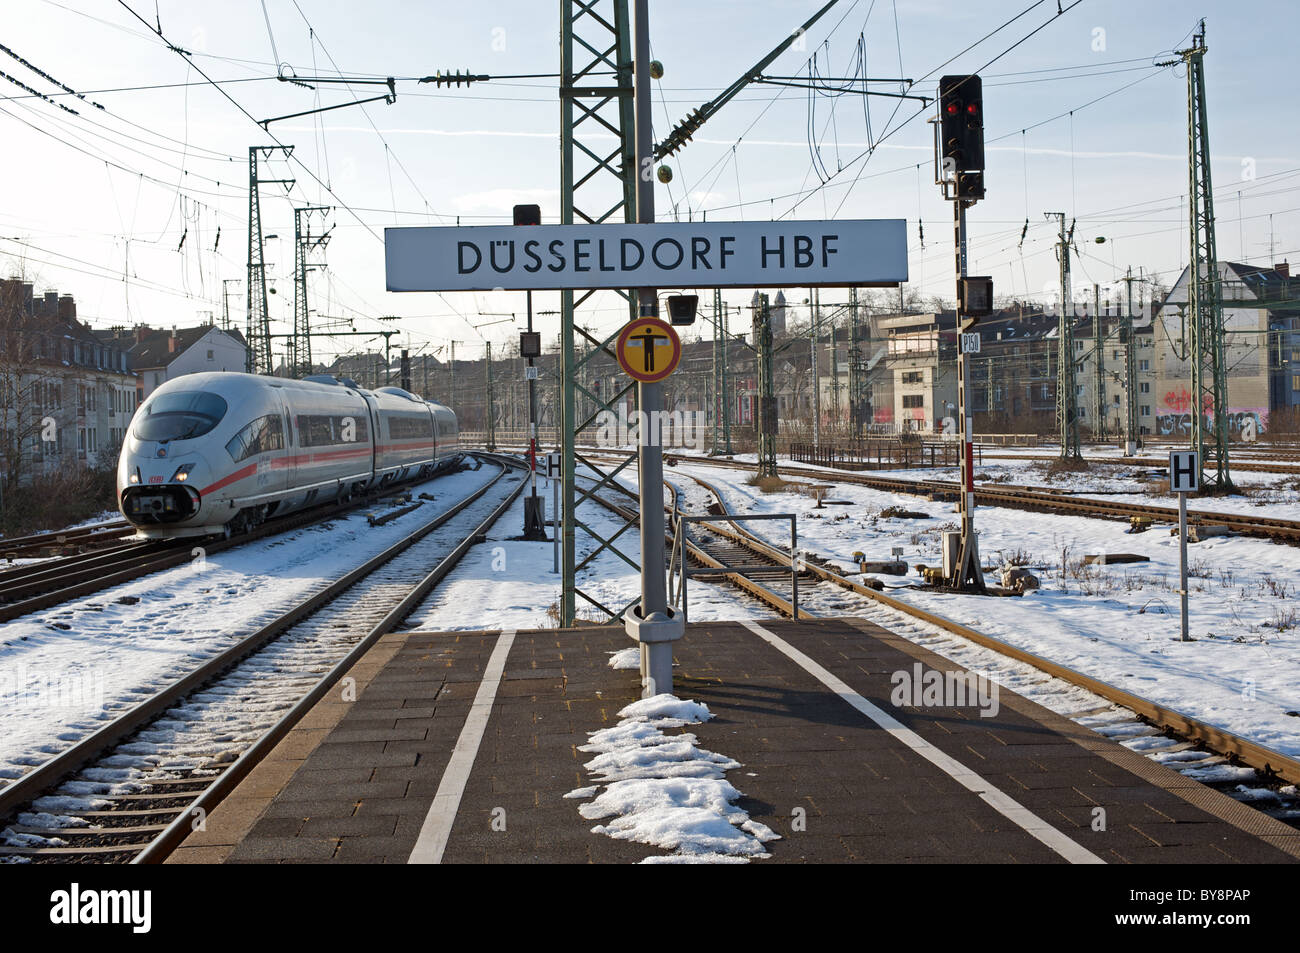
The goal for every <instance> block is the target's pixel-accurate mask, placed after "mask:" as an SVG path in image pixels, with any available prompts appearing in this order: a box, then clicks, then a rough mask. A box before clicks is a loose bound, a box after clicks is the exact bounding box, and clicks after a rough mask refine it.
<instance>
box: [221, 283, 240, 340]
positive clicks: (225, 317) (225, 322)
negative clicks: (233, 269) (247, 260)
mask: <svg viewBox="0 0 1300 953" xmlns="http://www.w3.org/2000/svg"><path fill="white" fill-rule="evenodd" d="M242 280H243V279H242V278H222V279H221V330H223V331H229V330H230V329H231V327H232V325H231V323H230V285H237V284H239V282H240V281H242Z"/></svg>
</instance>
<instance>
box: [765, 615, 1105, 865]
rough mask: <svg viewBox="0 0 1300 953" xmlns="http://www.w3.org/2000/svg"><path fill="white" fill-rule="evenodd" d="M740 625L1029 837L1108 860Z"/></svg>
mask: <svg viewBox="0 0 1300 953" xmlns="http://www.w3.org/2000/svg"><path fill="white" fill-rule="evenodd" d="M740 624H741V625H743V626H744V627H745V628H747V629H749V630H750V631H751V632H753V633H754V634H755V635H757V636H758V637H759V638H760V639H762V640H763V641H764V642H767V643H768V644H769V645H771V646H772V647H773V648H775V649H776V650H777V651H778V652H780V653H782V654H783V655H785V656H786V657H787V658H789V659H790V660H791V661H792V662H794V663H795V664H796V665H798V666H799V667H800V668H802V669H803V670H804V671H806V672H808V674H810V675H812V676H813V677H814V678H816V679H817V680H818V681H820V682H821V683H822V684H823V685H825V686H826V687H827V688H829V689H830V690H831V691H833V692H834V693H835V694H836V695H839V696H840V697H841V698H843V699H844V700H845V701H846V702H848V703H849V704H850V705H852V706H853V707H854V708H856V709H857V710H858V711H860V712H862V714H864V715H866V716H867V717H868V718H870V719H871V720H872V721H874V722H875V723H876V724H877V725H879V726H880V727H881V728H883V729H885V731H887V732H889V733H890V734H891V735H893V736H894V737H895V738H897V739H898V740H899V741H901V742H902V743H903V744H905V745H907V746H908V747H909V748H911V749H912V750H913V751H915V752H916V753H917V754H919V755H920V756H921V757H922V758H925V760H926V761H929V762H930V763H931V764H933V765H934V766H935V767H937V768H939V770H941V771H943V772H944V773H945V774H947V775H948V776H949V777H951V778H952V779H953V780H955V781H956V782H957V783H958V784H960V785H961V786H962V787H964V788H966V789H967V790H969V791H973V792H974V793H976V794H978V795H979V797H980V800H982V801H984V802H985V803H986V804H988V805H989V806H990V807H991V808H993V810H995V811H997V812H998V813H999V814H1001V815H1002V816H1003V817H1005V818H1007V819H1008V820H1010V821H1013V822H1014V823H1015V824H1017V825H1019V826H1020V827H1021V828H1023V829H1024V831H1025V833H1027V834H1028V835H1029V836H1030V837H1033V838H1034V839H1035V840H1037V841H1040V842H1042V843H1043V844H1045V845H1046V846H1047V847H1049V848H1051V849H1052V850H1054V851H1056V853H1058V854H1060V855H1061V856H1062V857H1064V858H1065V859H1066V860H1068V861H1069V862H1070V863H1072V864H1104V863H1105V861H1104V860H1102V859H1101V858H1100V857H1098V856H1097V855H1096V854H1094V853H1093V852H1092V851H1090V850H1088V849H1087V848H1086V847H1083V846H1082V845H1081V844H1078V843H1076V842H1075V841H1073V840H1071V839H1070V838H1069V837H1066V836H1065V835H1064V834H1062V833H1061V832H1060V831H1058V830H1057V829H1056V828H1055V827H1053V826H1052V825H1051V824H1048V823H1047V822H1046V821H1045V820H1043V819H1042V818H1041V817H1039V816H1038V815H1036V814H1034V813H1033V812H1032V811H1030V810H1029V809H1028V808H1026V807H1024V806H1023V805H1022V804H1020V803H1019V802H1018V801H1016V800H1015V799H1013V798H1012V797H1011V796H1010V795H1008V794H1006V793H1005V792H1003V791H1001V790H999V789H998V788H995V787H994V786H993V785H992V784H990V783H989V782H988V781H985V780H984V779H983V778H981V777H980V776H979V775H978V774H976V773H975V772H974V771H972V770H971V769H970V768H968V767H966V766H965V765H964V764H962V763H961V762H960V761H958V760H956V759H955V758H951V757H949V756H948V755H946V754H944V753H943V752H942V751H940V750H939V749H938V748H936V747H935V746H934V745H932V744H930V742H928V741H926V740H925V739H924V738H922V737H921V736H920V735H918V734H917V733H916V732H915V731H913V730H912V729H911V728H908V727H907V726H906V725H904V724H902V723H901V722H899V721H898V720H897V719H895V718H894V717H892V716H891V715H890V714H889V713H888V712H886V711H884V710H883V709H880V708H877V707H876V706H875V705H873V704H871V702H869V701H867V700H866V699H865V698H863V697H862V696H861V695H859V694H858V693H857V692H855V691H854V690H853V689H852V688H850V687H849V686H848V685H847V684H845V683H844V682H843V681H841V680H840V679H839V678H836V677H835V675H834V674H833V673H831V672H830V671H828V670H827V669H825V668H823V667H822V666H821V665H819V664H817V662H815V661H813V660H812V659H811V658H809V657H808V656H807V655H805V654H804V653H802V652H800V651H799V650H798V649H796V648H795V647H794V646H793V645H791V644H790V643H789V642H786V641H785V640H784V639H782V638H781V637H779V636H777V635H773V634H772V633H771V632H769V631H768V630H767V629H765V628H763V627H762V626H761V625H758V624H757V623H755V622H751V621H749V620H748V619H741V620H740Z"/></svg>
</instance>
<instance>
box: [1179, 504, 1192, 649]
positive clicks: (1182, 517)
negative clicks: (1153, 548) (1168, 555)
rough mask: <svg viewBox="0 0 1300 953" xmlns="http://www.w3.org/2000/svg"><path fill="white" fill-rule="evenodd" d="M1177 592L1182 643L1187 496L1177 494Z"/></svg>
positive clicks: (1185, 635) (1185, 590) (1184, 601)
mask: <svg viewBox="0 0 1300 953" xmlns="http://www.w3.org/2000/svg"><path fill="white" fill-rule="evenodd" d="M1178 592H1179V595H1180V598H1181V599H1182V603H1183V611H1182V641H1184V642H1190V641H1191V639H1190V638H1188V635H1187V494H1186V493H1179V494H1178Z"/></svg>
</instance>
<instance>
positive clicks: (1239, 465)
mask: <svg viewBox="0 0 1300 953" xmlns="http://www.w3.org/2000/svg"><path fill="white" fill-rule="evenodd" d="M1270 456H1279V455H1278V454H1270ZM980 459H981V461H983V460H1032V461H1035V462H1045V463H1046V462H1054V461H1056V460H1059V459H1061V458H1060V457H1059V456H1051V457H1048V456H1041V455H1034V456H1030V455H1028V454H1019V453H988V452H987V451H985V452H984V453H982V454H981V457H980ZM1085 459H1086V462H1088V463H1105V464H1110V465H1113V466H1124V467H1131V466H1149V467H1163V466H1168V464H1169V458H1168V457H1164V458H1163V459H1162V458H1160V457H1086V458H1085ZM1229 469H1232V470H1248V471H1253V472H1257V473H1294V474H1298V475H1300V464H1291V463H1272V462H1267V461H1264V460H1250V459H1241V458H1239V457H1238V458H1232V459H1230V461H1229Z"/></svg>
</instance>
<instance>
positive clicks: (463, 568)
mask: <svg viewBox="0 0 1300 953" xmlns="http://www.w3.org/2000/svg"><path fill="white" fill-rule="evenodd" d="M623 477H627V479H623V482H624V483H625V484H628V485H631V486H635V472H632V473H631V474H630V475H629V471H628V470H624V471H623V473H622V474H620V478H623ZM524 492H525V494H526V493H527V492H528V491H527V490H525V491H524ZM537 492H538V494H539V495H541V496H544V497H545V498H546V514H547V516H546V518H547V519H548V520H549V519H550V518H551V517H552V515H553V514H552V512H551V500H552V496H551V488H550V486H549V485H547V481H544V480H538V485H537ZM603 495H605V496H608V497H609V498H610V499H611V500H616V501H617V502H619V503H621V504H624V505H631V506H634V505H635V503H634V502H633V501H632V500H631V498H630V497H626V496H624V495H623V494H620V493H618V492H617V491H613V490H605V491H603ZM578 516H579V517H580V518H581V519H582V521H583V522H584V523H586V524H587V525H588V526H590V527H591V528H592V529H593V530H594V531H595V532H596V533H599V534H600V535H601V536H602V537H603V538H605V539H609V538H611V537H612V536H614V535H615V534H616V533H618V531H619V530H620V529H622V527H623V521H622V519H621V518H619V517H618V516H616V515H615V514H613V513H610V512H609V511H608V510H606V509H604V508H603V507H600V506H598V505H596V504H594V503H584V504H581V505H580V506H579V509H578ZM523 525H524V498H523V496H522V495H521V496H520V498H519V499H518V500H517V501H516V503H515V505H514V507H513V508H512V509H511V511H510V512H509V513H508V514H506V515H505V516H504V517H502V518H501V521H500V522H499V523H497V525H496V527H495V528H494V529H493V530H492V532H491V533H490V534H489V537H488V542H487V543H486V544H485V545H482V546H476V547H474V548H473V549H472V550H470V552H469V553H467V554H466V555H465V558H464V559H463V560H462V561H461V563H460V565H459V566H457V567H456V568H455V569H454V570H453V571H452V573H451V574H450V575H449V576H448V577H447V578H446V579H445V580H443V582H442V584H441V585H439V586H438V588H437V589H435V590H434V592H433V593H432V594H431V595H430V597H429V599H428V600H426V601H425V602H424V603H423V604H422V605H420V606H419V607H418V608H417V609H416V610H415V611H414V612H413V613H412V614H411V615H410V616H408V617H407V620H406V622H405V624H404V628H407V629H423V630H426V631H439V632H451V631H474V630H477V629H499V628H508V627H515V628H519V629H536V628H546V627H548V626H556V625H558V624H559V602H560V575H559V573H557V572H555V570H554V568H553V567H554V565H555V557H554V544H553V543H551V542H545V543H543V542H535V543H534V542H526V541H524V540H522V539H519V538H518V537H519V536H520V535H521V534H522V532H523ZM574 545H575V554H576V561H577V563H578V564H581V563H582V562H583V560H585V559H586V558H587V557H588V556H590V555H591V553H592V552H594V551H595V550H596V549H597V548H598V547H599V545H600V544H599V543H598V542H597V541H596V540H595V539H593V538H592V536H590V535H589V534H587V533H583V532H577V533H576V534H575V544H574ZM615 545H616V546H617V547H618V549H619V550H620V551H622V552H624V553H626V554H628V555H629V556H630V557H631V558H632V559H633V561H638V560H639V558H640V552H641V540H640V535H639V533H638V531H637V530H636V529H629V530H628V531H627V532H625V533H623V534H622V535H621V536H619V537H618V541H617V543H616V544H615ZM577 584H578V588H579V589H581V590H583V591H584V592H586V593H587V594H588V595H589V596H591V597H592V598H593V599H595V600H597V601H598V602H600V603H601V604H602V605H605V606H608V607H609V608H611V609H613V610H614V611H615V612H618V611H619V610H621V609H623V608H624V607H625V606H627V605H628V604H629V603H631V602H632V601H633V600H634V599H637V598H639V596H640V594H641V575H640V571H639V570H638V569H637V568H635V567H634V566H630V565H628V564H627V563H626V562H624V561H623V560H622V559H620V558H619V557H618V556H617V555H616V554H615V553H613V552H612V551H611V550H609V549H606V550H604V551H603V552H602V553H601V554H600V555H598V556H597V557H596V558H595V559H593V560H592V561H591V562H590V563H588V564H587V565H586V566H585V567H583V568H582V569H581V570H579V572H578V578H577ZM576 611H577V615H578V618H579V619H584V620H588V621H597V622H601V621H605V618H606V617H605V615H604V613H602V612H600V611H599V610H598V609H596V607H595V606H593V605H591V604H590V603H588V602H586V601H585V600H584V599H583V598H582V597H581V596H579V597H578V598H577V610H576ZM690 616H691V621H693V622H694V621H700V622H707V621H712V620H718V619H737V618H751V617H752V618H768V619H770V618H774V617H775V614H774V613H771V612H768V611H766V610H764V609H763V608H762V607H761V606H759V605H757V604H756V603H754V602H753V600H751V599H749V598H748V597H746V596H744V595H742V594H741V593H739V592H738V591H736V590H735V589H733V588H731V587H730V586H727V585H715V584H712V583H708V582H703V581H699V580H694V581H692V582H691V583H690Z"/></svg>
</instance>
